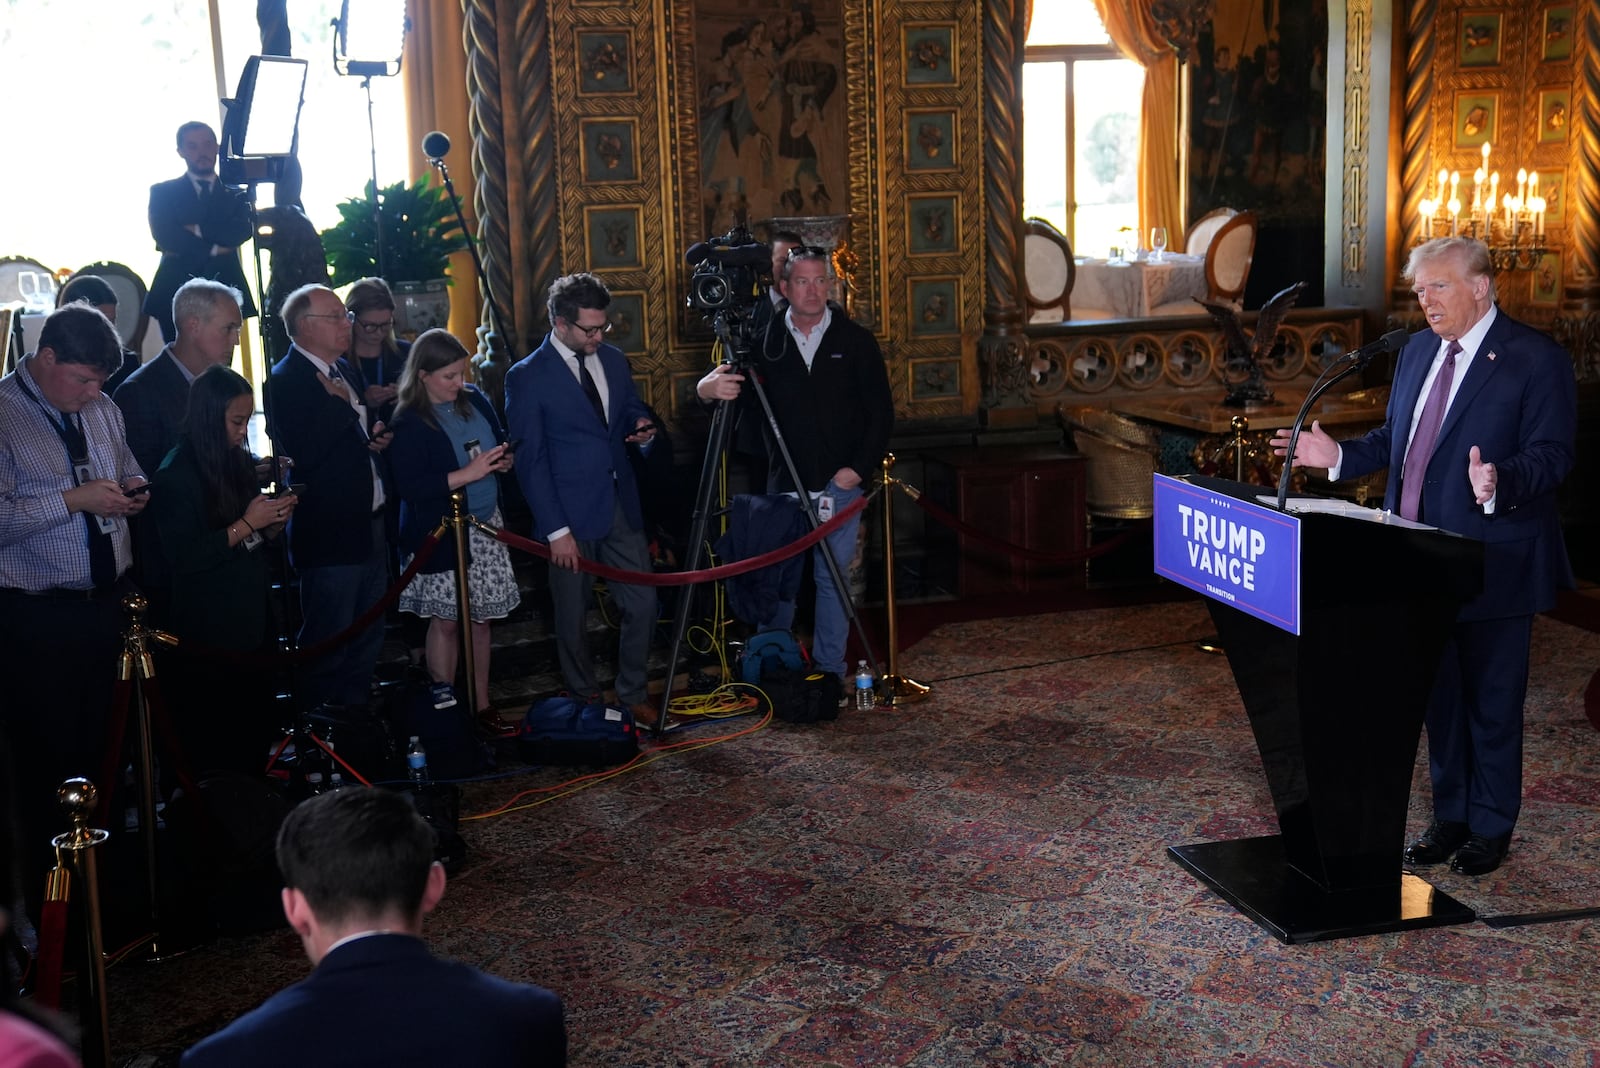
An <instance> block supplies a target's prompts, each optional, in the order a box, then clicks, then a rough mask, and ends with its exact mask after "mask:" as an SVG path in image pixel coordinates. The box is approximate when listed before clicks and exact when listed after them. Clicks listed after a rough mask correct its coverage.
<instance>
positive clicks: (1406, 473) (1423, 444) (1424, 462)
mask: <svg viewBox="0 0 1600 1068" xmlns="http://www.w3.org/2000/svg"><path fill="white" fill-rule="evenodd" d="M1460 351H1461V342H1459V341H1452V342H1450V344H1449V345H1448V346H1446V348H1445V350H1444V366H1442V367H1440V368H1439V373H1438V374H1437V375H1436V376H1434V379H1433V388H1432V389H1431V390H1429V391H1428V403H1426V404H1424V405H1423V406H1422V418H1420V419H1418V420H1417V432H1416V433H1415V434H1413V435H1412V436H1411V447H1410V448H1409V449H1407V450H1406V462H1405V465H1404V466H1403V467H1402V469H1401V473H1400V515H1401V516H1403V517H1404V518H1406V519H1416V520H1420V519H1421V518H1422V515H1421V513H1422V484H1423V483H1424V482H1425V481H1427V472H1428V461H1429V460H1431V459H1433V447H1434V445H1436V444H1437V443H1438V441H1439V427H1440V426H1441V425H1442V424H1443V423H1444V410H1445V407H1446V405H1448V404H1449V402H1450V383H1451V382H1452V381H1454V380H1455V377H1456V354H1457V353H1458V352H1460Z"/></svg>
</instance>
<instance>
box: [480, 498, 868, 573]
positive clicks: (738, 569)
mask: <svg viewBox="0 0 1600 1068" xmlns="http://www.w3.org/2000/svg"><path fill="white" fill-rule="evenodd" d="M876 494H877V491H876V490H875V491H873V493H870V494H867V495H866V496H864V497H858V498H856V499H855V500H853V501H851V502H850V503H849V504H847V505H846V506H845V507H844V508H843V509H842V510H841V511H840V512H838V513H837V514H836V515H835V516H834V517H833V518H832V519H830V520H828V521H827V522H826V523H824V524H822V525H821V526H819V527H817V528H816V529H814V530H812V531H810V532H809V533H807V534H806V536H805V537H803V538H798V539H796V540H794V541H792V542H790V543H789V544H787V545H785V546H783V547H781V548H778V549H774V550H772V551H771V552H770V553H762V554H761V555H760V556H751V557H748V558H746V559H744V560H735V561H734V562H733V563H731V564H718V565H717V566H716V567H707V568H702V569H700V570H698V571H672V572H668V573H666V574H655V573H653V572H650V573H647V572H642V571H623V570H622V569H621V568H615V567H611V566H609V565H606V564H600V563H596V562H595V561H593V560H588V559H582V558H580V559H579V560H578V570H579V571H583V572H586V573H588V574H590V575H598V576H599V577H601V578H603V579H611V580H613V581H615V582H622V583H627V584H629V585H633V586H689V585H693V584H695V583H698V582H714V581H717V580H718V579H725V578H732V577H733V576H734V575H743V574H745V573H746V572H749V571H758V570H760V569H761V568H763V567H768V566H770V565H772V564H776V563H778V562H780V561H782V560H787V559H789V557H791V556H798V555H799V554H800V553H803V552H805V551H806V550H807V549H809V548H811V547H812V546H813V545H815V544H816V543H817V542H819V541H821V540H822V539H823V538H826V537H827V536H828V535H829V534H832V533H833V532H834V531H835V530H837V529H838V528H839V525H840V524H842V523H843V522H844V521H845V520H846V519H849V518H850V517H851V516H853V515H855V514H856V513H857V512H859V511H861V510H862V509H863V508H865V507H866V506H867V502H868V501H870V500H871V499H872V498H873V497H874V496H876ZM494 536H495V537H496V538H497V539H499V540H500V541H501V542H502V543H504V544H505V545H508V546H510V547H511V548H513V549H521V550H522V551H523V552H527V553H532V554H533V555H534V556H538V557H541V558H543V559H545V560H548V559H550V547H549V546H548V545H546V544H544V542H540V541H530V540H528V539H527V538H523V537H519V536H518V535H516V534H512V533H511V532H510V531H507V530H496V531H495V532H494Z"/></svg>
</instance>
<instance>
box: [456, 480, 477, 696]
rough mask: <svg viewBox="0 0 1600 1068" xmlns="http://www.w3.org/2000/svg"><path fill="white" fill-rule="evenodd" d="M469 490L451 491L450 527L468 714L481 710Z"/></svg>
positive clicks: (457, 617) (457, 616)
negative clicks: (470, 567)
mask: <svg viewBox="0 0 1600 1068" xmlns="http://www.w3.org/2000/svg"><path fill="white" fill-rule="evenodd" d="M466 504H467V491H466V490H464V489H458V490H456V491H455V492H454V493H452V494H450V529H451V530H452V531H454V532H455V538H456V619H457V621H458V623H459V626H458V627H457V629H458V630H459V631H460V636H461V666H462V668H464V669H465V670H466V673H467V714H468V715H471V716H476V715H477V714H478V672H477V669H476V668H475V667H474V665H473V652H472V595H471V593H470V591H468V589H467V517H466Z"/></svg>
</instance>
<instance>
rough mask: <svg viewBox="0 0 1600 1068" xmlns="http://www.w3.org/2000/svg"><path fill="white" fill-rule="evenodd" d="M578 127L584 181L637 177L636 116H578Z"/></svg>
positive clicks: (594, 181) (619, 180)
mask: <svg viewBox="0 0 1600 1068" xmlns="http://www.w3.org/2000/svg"><path fill="white" fill-rule="evenodd" d="M578 130H579V145H580V152H581V153H582V155H583V180H584V181H585V182H587V183H589V184H590V185H605V184H607V183H610V182H636V181H638V180H639V150H638V144H639V120H638V119H582V120H580V121H579V123H578Z"/></svg>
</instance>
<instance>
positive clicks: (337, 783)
mask: <svg viewBox="0 0 1600 1068" xmlns="http://www.w3.org/2000/svg"><path fill="white" fill-rule="evenodd" d="M343 789H344V776H343V775H340V774H339V773H338V772H337V771H336V772H334V773H333V774H332V775H329V776H328V792H329V793H330V794H331V793H337V792H338V791H340V790H343Z"/></svg>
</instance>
